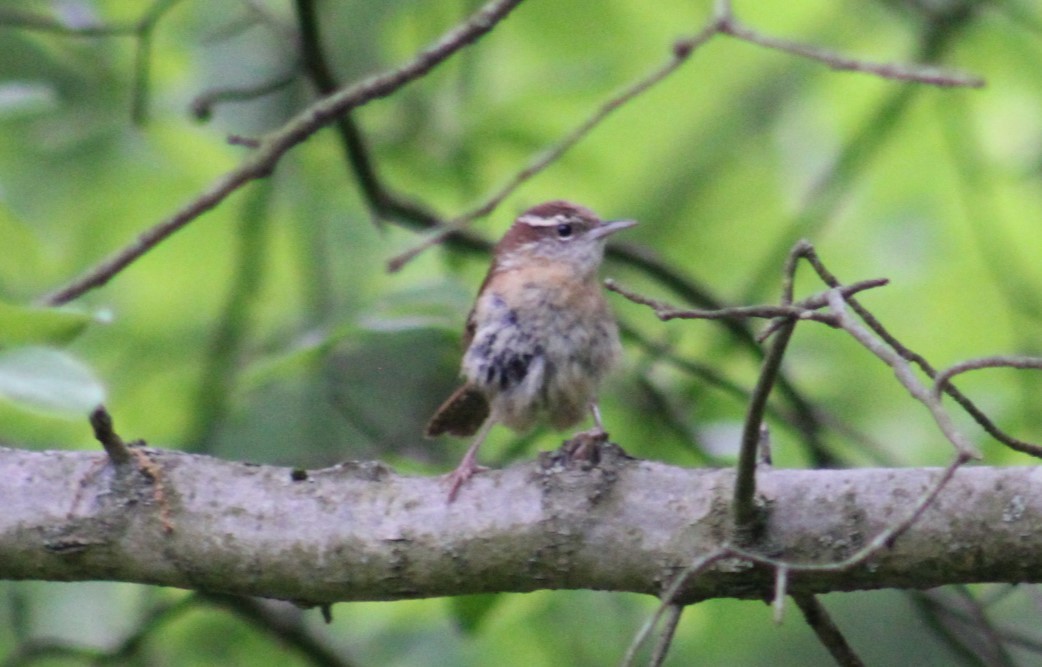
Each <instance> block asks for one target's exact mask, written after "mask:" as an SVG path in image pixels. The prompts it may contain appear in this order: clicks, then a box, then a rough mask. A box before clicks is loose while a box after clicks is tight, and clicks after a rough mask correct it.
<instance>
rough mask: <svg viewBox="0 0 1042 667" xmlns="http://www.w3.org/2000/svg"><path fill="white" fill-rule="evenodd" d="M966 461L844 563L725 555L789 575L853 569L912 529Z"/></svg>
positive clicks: (952, 466) (733, 550)
mask: <svg viewBox="0 0 1042 667" xmlns="http://www.w3.org/2000/svg"><path fill="white" fill-rule="evenodd" d="M969 460H970V459H969V458H967V457H966V456H964V455H963V454H962V453H959V454H957V455H956V456H955V458H954V459H953V460H952V462H951V463H949V464H948V466H947V467H945V468H944V469H943V470H942V471H941V473H940V475H938V476H937V479H936V480H934V483H933V486H931V487H930V488H929V489H927V490H926V491H925V492H924V493H923V494H922V495H921V496H919V499H918V501H917V502H916V503H915V506H914V507H913V508H912V511H911V512H909V513H908V514H907V515H906V516H905V518H903V519H902V520H901V521H898V522H897V523H894V524H891V525H890V526H889V527H888V528H886V529H884V530H882V531H880V532H879V533H878V534H876V536H875V537H873V538H872V539H871V540H870V541H869V542H868V543H867V544H865V546H863V547H861V548H860V549H858V550H857V551H855V552H854V553H852V554H851V555H849V556H847V557H846V558H844V559H843V560H840V561H835V562H832V563H796V562H791V561H786V560H782V559H779V558H772V557H770V556H764V555H763V554H760V553H757V552H755V551H750V550H747V549H744V548H742V547H739V546H736V545H729V546H728V547H727V550H728V555H734V556H740V557H742V558H745V559H747V560H750V561H752V562H754V563H760V564H761V565H769V566H771V567H786V568H788V569H789V570H790V571H792V572H839V571H842V570H845V569H848V568H851V567H855V566H857V565H860V564H861V563H863V562H865V561H866V560H868V559H869V558H871V557H872V556H874V555H875V554H876V552H877V551H879V550H880V549H883V548H886V547H888V546H889V545H891V544H893V543H894V542H895V541H896V540H897V539H898V538H899V537H901V535H903V534H904V533H905V531H907V530H908V529H909V528H911V527H912V524H914V523H915V522H916V521H918V520H919V517H920V516H922V514H923V512H925V511H926V510H927V508H928V507H929V506H930V505H931V504H932V503H933V501H934V499H935V498H937V496H938V495H939V494H940V493H941V491H942V490H944V487H945V486H946V485H947V484H948V482H949V481H951V479H952V477H953V476H955V471H956V470H958V469H959V468H960V467H961V466H963V465H964V464H965V463H966V462H968V461H969Z"/></svg>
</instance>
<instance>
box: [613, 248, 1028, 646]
mask: <svg viewBox="0 0 1042 667" xmlns="http://www.w3.org/2000/svg"><path fill="white" fill-rule="evenodd" d="M801 259H805V260H807V261H808V263H809V264H811V266H812V267H813V268H814V269H815V271H817V272H818V275H819V277H820V278H821V280H822V281H823V282H825V283H826V284H828V285H829V286H830V287H831V289H830V290H829V291H828V292H826V293H825V294H824V295H815V296H813V297H810V298H808V299H804V300H803V301H802V302H801V305H803V306H804V308H806V309H807V310H806V312H803V311H802V309H795V310H794V309H793V298H794V296H793V285H794V282H795V275H796V268H797V264H798V262H799V261H800V260H801ZM885 283H886V281H884V280H876V281H864V282H863V283H860V284H859V285H858V286H857V287H858V288H859V289H867V288H869V287H875V286H879V285H883V284H885ZM607 287H608V289H610V290H612V291H615V292H618V293H620V294H622V295H623V296H625V297H627V298H629V299H630V300H632V301H634V302H636V303H639V304H642V305H646V306H649V307H651V308H652V309H653V310H654V311H655V314H656V315H657V316H658V317H659V319H662V320H668V319H674V318H684V317H685V316H686V317H689V318H703V319H706V318H709V319H713V318H716V317H718V316H728V317H755V316H760V317H772V316H774V315H776V314H778V315H781V316H782V317H783V318H784V319H783V320H782V321H781V324H775V325H772V326H773V327H774V332H775V334H776V336H775V341H774V344H773V345H772V347H771V349H770V350H769V351H768V353H767V355H766V357H765V358H764V363H763V367H762V369H761V372H760V376H759V379H758V381H757V386H756V388H755V389H754V391H753V393H752V398H751V400H750V403H749V407H748V411H747V415H746V420H745V423H744V426H743V433H742V442H741V450H740V452H739V458H738V463H737V470H736V474H735V481H734V486H733V500H732V506H731V510H732V512H733V521H734V525H733V532H732V536H731V541H730V542H729V543H725V545H724V546H723V547H722V548H721V549H720V550H718V551H717V552H714V553H713V554H711V555H710V556H705V557H703V558H702V559H700V560H698V561H696V564H695V565H693V566H692V567H689V568H686V569H685V570H684V571H682V572H681V573H680V574H679V575H677V577H676V578H675V580H674V582H673V584H672V585H671V586H670V587H669V588H668V589H667V592H666V594H665V595H663V598H662V605H661V606H660V609H659V612H657V613H656V616H655V617H653V618H652V620H651V621H649V623H648V624H647V625H646V626H645V627H646V628H647V627H649V626H652V625H654V624H655V623H657V619H658V617H659V615H661V613H662V612H663V610H664V609H665V608H666V607H668V606H669V605H672V604H674V596H675V595H676V591H677V590H679V587H680V586H681V585H682V584H683V583H684V582H687V581H688V580H689V578H690V577H692V576H694V575H695V574H696V573H697V572H700V571H701V570H702V569H703V568H705V567H706V566H707V564H708V562H709V560H708V559H710V558H712V559H716V558H721V557H734V556H737V557H740V558H743V559H745V560H747V561H749V562H751V563H757V564H760V565H766V566H768V567H772V568H774V570H775V575H776V577H775V603H776V605H777V604H781V601H782V599H783V596H784V595H785V592H786V591H785V589H786V585H787V582H788V573H789V572H790V571H821V570H822V569H823V568H824V569H826V570H829V571H833V570H834V571H849V570H850V568H852V567H854V566H856V565H859V564H861V563H864V562H865V561H866V560H867V559H869V558H871V557H873V556H874V555H875V554H876V553H878V552H879V551H880V550H881V549H884V548H887V547H890V546H892V545H893V544H894V541H895V540H897V539H898V538H899V537H900V536H901V535H902V534H904V533H905V532H906V531H907V530H908V529H909V528H911V527H912V525H914V524H915V523H916V522H917V521H918V520H919V519H920V518H921V517H922V515H923V513H924V512H925V511H926V509H927V508H929V507H930V506H931V505H932V504H933V503H934V502H935V500H936V499H937V497H938V495H939V494H940V493H941V491H942V490H943V489H944V488H945V486H947V485H948V483H949V482H950V481H951V480H952V478H953V476H954V475H955V471H956V470H958V468H959V467H961V466H962V465H963V464H964V463H966V462H967V461H969V460H970V459H971V458H979V457H980V455H979V454H978V453H977V452H976V449H975V448H974V447H973V445H972V444H971V443H970V442H969V441H968V440H966V439H965V437H963V436H962V434H961V433H960V432H959V431H958V430H957V429H956V428H955V425H954V423H953V422H952V420H951V417H950V415H948V413H947V412H946V411H945V410H944V407H943V406H942V404H941V400H940V392H941V390H942V389H943V388H944V386H945V384H946V383H947V381H948V380H949V379H950V377H951V375H954V374H955V373H957V372H960V371H962V370H970V369H973V368H980V367H984V366H987V365H1011V363H1010V362H1011V361H1013V362H1014V363H1016V364H1017V365H1018V367H1031V368H1036V367H1042V360H1034V359H1031V360H1028V359H1023V358H1016V359H1013V360H1011V359H1010V358H991V359H987V360H977V362H976V363H975V364H974V363H972V362H971V363H967V364H963V365H959V366H956V367H953V369H950V370H949V371H948V372H947V373H948V374H947V375H942V376H941V377H940V379H938V380H937V382H936V384H935V389H934V391H933V392H930V391H929V390H928V389H927V388H926V387H925V386H924V385H923V384H922V382H920V381H919V379H918V378H917V377H916V376H915V374H914V373H913V372H912V370H911V366H910V365H909V362H908V361H907V359H905V358H904V357H903V356H902V355H901V354H899V353H898V352H897V351H896V349H895V347H894V346H893V345H888V344H887V343H886V342H885V341H883V340H881V339H879V338H877V337H875V336H873V335H872V334H871V333H869V331H868V330H867V329H866V328H864V327H862V326H861V325H860V324H858V323H857V322H856V321H854V319H853V318H852V317H851V316H850V315H849V313H848V312H847V311H848V300H850V301H852V300H853V294H854V293H855V292H856V290H855V291H852V290H851V286H846V287H844V286H841V285H839V283H838V281H836V279H835V277H834V276H833V275H832V274H831V273H829V272H828V270H827V269H826V268H825V267H824V265H823V264H822V262H821V261H820V259H819V258H818V257H817V255H816V253H815V252H814V249H813V247H812V246H811V245H810V244H809V243H807V242H806V241H801V242H799V243H797V244H796V246H795V247H794V248H793V249H792V251H791V252H790V254H789V257H788V259H787V261H786V264H785V269H784V273H783V289H782V298H781V301H782V303H781V307H780V311H781V312H780V313H779V312H777V311H772V310H771V309H769V308H760V307H755V308H732V309H724V310H723V311H721V312H724V313H726V314H725V315H721V314H720V312H715V313H714V312H709V313H707V312H705V311H687V312H685V311H679V310H677V309H674V308H672V307H670V306H668V305H667V304H665V303H663V302H661V301H657V300H654V299H650V298H647V297H644V296H641V295H638V294H634V293H633V292H630V291H629V290H625V289H622V288H620V287H619V286H618V285H617V284H615V283H614V282H612V281H608V282H607ZM825 305H827V306H828V308H829V311H830V312H829V316H830V319H824V318H816V319H817V320H818V321H823V322H825V323H828V324H830V325H832V326H834V327H837V328H840V329H842V330H843V331H845V332H846V333H848V334H849V335H850V336H852V337H853V338H854V339H855V340H856V341H857V342H859V343H860V344H861V345H862V346H863V347H864V348H866V349H867V350H869V351H870V352H872V353H873V354H874V355H875V356H877V357H878V358H879V359H880V360H882V361H883V362H884V363H886V364H887V365H888V366H890V368H891V369H892V370H893V371H894V375H895V376H896V377H897V379H898V380H899V381H900V382H901V384H902V385H904V387H905V388H906V389H907V390H908V391H909V393H911V394H912V396H913V397H914V398H916V399H917V400H919V401H920V402H922V403H923V404H924V405H925V406H926V407H927V409H928V410H929V411H930V414H931V416H932V417H933V418H934V421H935V422H936V424H937V426H938V428H939V429H940V431H941V433H943V434H944V436H945V438H946V439H947V440H948V441H949V442H950V443H951V444H952V445H953V446H954V447H955V449H956V451H957V455H956V457H955V459H954V460H953V461H952V463H951V464H950V465H949V466H948V468H947V469H946V470H945V471H944V472H943V473H942V474H941V475H940V476H939V477H938V478H937V479H936V481H935V482H934V483H933V485H932V486H931V487H929V488H928V489H927V490H926V491H924V492H922V493H921V494H920V495H919V497H918V499H917V501H916V502H915V503H914V505H913V508H912V511H911V512H909V513H908V514H907V515H905V517H904V518H903V519H902V520H900V521H897V522H894V523H891V524H890V525H889V526H888V527H887V528H886V529H884V530H882V531H880V532H878V533H876V535H875V536H874V537H873V538H872V539H871V540H869V541H868V542H867V544H865V546H863V547H862V548H861V549H859V550H857V551H856V552H855V553H854V554H852V555H850V556H848V557H847V558H845V559H842V560H838V561H836V562H833V563H827V564H822V563H794V562H791V561H787V560H784V559H779V558H776V557H774V556H773V555H769V551H770V550H771V549H773V548H774V547H773V546H770V545H768V550H767V551H768V553H761V552H760V551H759V550H758V548H757V543H758V541H759V538H760V536H761V533H762V532H763V530H764V529H765V527H766V525H767V521H769V520H770V515H769V513H767V512H765V511H764V512H761V511H759V510H758V508H757V504H756V465H757V450H758V448H759V445H760V439H761V434H762V428H763V417H764V413H765V410H766V404H767V399H768V396H769V394H770V390H771V387H772V386H773V383H774V380H775V378H776V376H777V373H778V369H779V368H780V365H781V361H782V357H783V355H784V351H785V347H786V345H787V344H788V341H789V339H790V337H791V335H792V332H793V330H794V329H795V326H796V323H797V322H798V321H799V320H801V319H811V318H810V317H809V315H808V314H809V313H812V312H813V310H812V309H814V308H821V307H823V306H825ZM862 310H863V309H862ZM863 319H864V318H863ZM947 386H949V387H950V386H951V385H950V384H948V385H947ZM794 598H795V599H796V600H797V604H799V605H800V608H801V609H802V610H803V613H804V615H805V616H806V617H807V620H808V623H811V625H812V627H813V628H814V630H815V632H816V633H817V634H818V636H819V639H820V640H821V641H822V643H823V644H824V645H825V647H826V648H827V649H828V650H829V651H830V653H832V655H833V656H834V657H835V658H836V660H837V661H839V662H840V664H842V665H860V664H862V663H861V661H860V659H859V658H858V657H857V655H856V654H855V653H854V652H853V651H852V650H851V649H850V647H849V645H848V644H847V642H846V641H845V640H844V639H843V636H842V635H841V634H840V633H839V630H838V628H836V627H835V625H834V624H833V623H832V622H831V620H830V619H829V618H828V616H827V614H826V613H825V610H824V608H822V607H821V605H820V603H818V602H817V600H815V599H814V598H813V596H810V595H806V594H801V595H799V596H796V595H794ZM776 613H777V608H776ZM648 631H649V630H645V629H642V630H641V632H640V633H638V635H637V638H636V639H635V640H634V644H633V645H632V646H631V654H632V653H634V652H635V651H636V647H638V646H639V644H640V643H641V642H642V641H643V637H644V636H646V634H647V632H648Z"/></svg>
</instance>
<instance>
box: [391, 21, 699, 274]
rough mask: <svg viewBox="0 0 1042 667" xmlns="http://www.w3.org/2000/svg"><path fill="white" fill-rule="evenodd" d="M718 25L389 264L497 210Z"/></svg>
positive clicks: (681, 45) (395, 265)
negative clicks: (482, 198)
mask: <svg viewBox="0 0 1042 667" xmlns="http://www.w3.org/2000/svg"><path fill="white" fill-rule="evenodd" d="M716 31H717V29H716V26H715V25H714V24H713V23H710V24H709V25H707V26H706V27H705V28H703V29H702V31H701V32H700V33H698V34H697V35H695V36H694V37H691V38H688V39H684V40H680V41H678V42H677V43H676V44H674V46H673V56H672V57H671V58H670V60H669V61H668V62H667V63H666V64H665V65H662V66H661V67H659V68H657V69H655V70H653V71H652V72H651V73H650V74H647V75H645V76H643V77H641V78H640V79H638V80H637V81H635V82H634V83H632V84H630V85H629V86H627V87H626V88H624V89H623V90H622V92H620V93H617V94H616V95H614V96H612V97H611V98H610V99H608V101H606V102H605V103H603V104H602V105H601V106H600V107H598V109H597V110H596V111H594V112H593V114H591V115H590V116H589V117H587V118H586V120H584V121H583V122H582V123H580V124H579V125H578V127H576V128H575V129H573V130H572V131H571V132H569V133H568V134H567V135H565V137H564V138H563V139H561V140H560V141H558V142H557V143H556V144H554V145H552V146H551V147H550V148H548V149H546V150H545V151H543V152H542V153H540V154H538V155H536V156H535V157H533V158H532V159H531V160H530V161H529V163H528V165H527V166H525V167H524V168H523V169H522V170H521V171H519V172H517V173H516V174H514V175H513V176H512V177H511V178H510V179H509V180H508V181H507V182H506V184H504V185H502V186H501V187H500V188H498V189H497V190H496V191H494V192H493V193H492V194H491V195H489V196H488V197H487V198H486V199H485V200H484V201H482V202H481V203H479V204H477V205H476V206H474V207H473V208H471V209H470V210H469V211H467V212H466V213H463V214H461V215H458V216H456V217H455V218H453V219H452V220H450V221H449V222H447V223H446V224H445V225H444V226H443V227H442V228H441V229H439V230H438V231H436V232H435V233H434V234H432V235H431V236H429V237H428V238H427V239H425V240H424V241H423V242H421V243H420V244H419V245H417V246H416V247H415V248H413V249H411V250H408V251H406V252H404V253H402V254H401V255H398V256H397V257H395V258H393V259H392V260H391V261H390V262H389V263H388V268H389V269H390V270H391V271H398V270H399V269H401V268H402V267H403V266H405V264H406V263H408V262H409V261H410V260H412V259H413V258H415V257H416V256H417V255H419V254H420V253H421V252H423V251H424V250H426V249H427V248H431V247H433V246H435V245H437V244H439V243H441V242H442V241H443V240H444V239H445V237H446V236H447V235H449V234H451V233H453V232H456V231H459V230H460V229H462V228H463V227H465V226H467V225H468V224H470V223H471V222H473V221H474V220H476V219H478V218H481V217H484V216H486V215H488V214H489V213H491V212H492V211H494V210H495V209H496V207H497V206H499V205H500V204H501V203H502V202H503V200H504V199H506V198H507V197H508V196H510V195H511V194H512V193H513V192H514V191H515V190H517V188H519V187H520V186H521V185H522V184H523V183H525V182H526V181H528V180H529V179H530V178H532V177H533V176H535V175H536V174H538V173H540V172H541V171H543V170H544V169H546V168H547V167H549V166H550V165H552V164H553V163H555V162H556V161H557V160H558V159H560V157H561V156H562V155H564V154H565V153H566V152H568V150H569V149H570V148H572V147H573V146H574V145H576V144H577V143H579V141H581V140H582V139H583V138H585V137H586V136H587V135H588V134H590V132H592V131H593V130H594V129H595V128H596V127H597V126H598V125H600V124H601V123H602V122H603V121H604V120H605V119H606V118H607V117H608V116H610V115H611V114H612V113H613V112H614V111H616V110H618V109H619V108H621V107H622V106H623V105H625V104H626V103H627V102H629V101H631V100H633V99H634V98H636V97H638V96H639V95H641V94H642V93H644V92H646V91H647V90H649V89H650V88H652V87H653V86H654V85H655V84H657V83H659V82H660V81H662V80H663V79H665V78H666V77H667V76H669V75H670V74H672V73H673V72H675V71H676V70H677V69H679V68H680V66H681V65H683V64H684V63H685V62H686V61H687V59H688V58H689V57H690V56H691V54H692V53H693V52H694V51H695V50H696V49H697V48H698V47H699V46H701V45H703V44H704V43H705V42H707V41H709V39H710V38H711V37H712V36H713V35H714V34H716Z"/></svg>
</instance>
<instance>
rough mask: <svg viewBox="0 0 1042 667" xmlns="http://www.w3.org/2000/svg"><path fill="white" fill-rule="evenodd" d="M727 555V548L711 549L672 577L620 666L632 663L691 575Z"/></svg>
mask: <svg viewBox="0 0 1042 667" xmlns="http://www.w3.org/2000/svg"><path fill="white" fill-rule="evenodd" d="M729 555H730V551H729V550H728V549H727V548H721V549H716V550H714V551H711V552H709V553H707V554H704V555H702V556H699V557H698V558H696V559H695V560H693V561H692V562H691V564H690V565H688V566H687V567H686V568H684V569H683V570H682V571H680V572H679V573H678V574H677V576H675V577H674V578H673V581H672V582H671V583H670V585H669V586H668V587H667V588H666V590H665V591H664V592H663V593H662V597H661V598H660V599H661V601H662V603H661V604H660V605H659V606H658V608H657V609H656V610H655V613H654V614H652V615H651V618H649V619H648V620H647V621H645V622H644V625H642V626H641V627H640V630H638V631H637V634H636V635H634V637H633V641H632V642H630V646H629V648H628V649H627V650H626V654H625V655H624V656H623V657H622V660H621V661H620V663H619V665H620V667H630V666H631V665H633V664H634V661H635V660H636V659H637V652H638V651H639V650H640V647H641V646H642V645H643V644H644V642H645V641H646V640H647V638H648V635H650V634H651V631H652V630H654V629H655V626H656V625H658V622H659V620H660V619H661V618H662V616H663V614H665V613H666V612H667V611H668V610H669V609H670V608H671V607H672V606H673V599H674V598H675V597H676V595H677V593H678V592H680V589H681V587H682V586H683V585H684V584H685V583H687V581H688V580H689V579H690V578H691V577H695V576H698V574H699V573H700V572H702V571H703V570H705V569H706V568H708V567H710V566H711V565H713V563H715V562H717V561H718V560H720V559H721V558H726V557H728V556H729Z"/></svg>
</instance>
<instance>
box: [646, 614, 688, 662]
mask: <svg viewBox="0 0 1042 667" xmlns="http://www.w3.org/2000/svg"><path fill="white" fill-rule="evenodd" d="M683 613H684V606H683V605H679V604H671V605H669V607H668V608H667V609H666V621H665V623H663V624H662V630H661V631H660V632H659V637H658V641H657V642H655V648H654V649H653V650H652V651H651V658H650V659H649V660H648V667H661V665H662V663H664V662H665V661H666V656H667V655H669V649H670V647H671V646H672V645H673V638H674V637H676V634H677V626H678V625H679V624H680V617H681V616H682V615H683Z"/></svg>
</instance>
